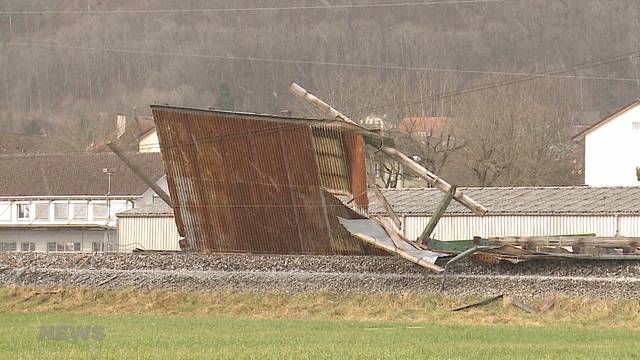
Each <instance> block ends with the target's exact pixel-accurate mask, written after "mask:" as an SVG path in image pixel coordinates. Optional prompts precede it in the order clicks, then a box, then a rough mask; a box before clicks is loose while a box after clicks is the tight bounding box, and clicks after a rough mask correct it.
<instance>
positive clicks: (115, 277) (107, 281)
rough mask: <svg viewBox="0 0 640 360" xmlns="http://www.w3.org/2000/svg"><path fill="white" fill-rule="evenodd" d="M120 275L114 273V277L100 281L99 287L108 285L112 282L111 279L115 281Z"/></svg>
mask: <svg viewBox="0 0 640 360" xmlns="http://www.w3.org/2000/svg"><path fill="white" fill-rule="evenodd" d="M118 277H120V274H117V275H114V276H112V277H110V278H108V279H107V280H104V281H102V282H100V283H99V284H98V285H97V287H100V286H103V285H106V284H108V283H110V282H111V281H113V280H115V279H117V278H118Z"/></svg>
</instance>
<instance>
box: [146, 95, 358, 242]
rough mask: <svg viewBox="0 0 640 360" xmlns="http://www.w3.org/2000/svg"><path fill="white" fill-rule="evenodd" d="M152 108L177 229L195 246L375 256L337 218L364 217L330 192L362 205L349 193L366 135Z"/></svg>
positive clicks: (279, 121) (293, 122) (298, 122)
mask: <svg viewBox="0 0 640 360" xmlns="http://www.w3.org/2000/svg"><path fill="white" fill-rule="evenodd" d="M152 109H153V117H154V120H155V122H156V129H157V132H158V137H159V140H160V146H161V153H162V158H163V162H164V164H165V169H166V172H167V181H168V185H169V189H170V193H171V198H172V203H173V207H174V212H175V216H176V223H177V226H178V229H179V230H180V233H181V234H184V235H185V237H186V238H187V241H188V242H189V244H190V246H191V247H192V248H194V249H196V250H200V251H215V252H243V253H256V254H367V253H370V251H369V250H368V249H367V248H366V247H364V246H363V245H362V243H361V242H360V241H358V240H356V239H354V238H353V237H351V236H350V234H348V233H347V232H346V231H345V230H344V229H343V228H342V226H341V225H340V224H339V223H338V221H337V218H336V216H338V215H339V216H341V217H345V218H357V217H359V215H357V214H356V213H355V212H353V211H351V210H350V209H348V208H347V207H346V206H344V205H343V204H342V203H341V202H340V201H339V200H337V199H336V198H335V197H334V196H332V195H331V193H330V191H337V192H338V193H341V194H348V195H358V196H356V200H355V201H356V204H357V205H358V206H366V191H362V192H361V193H362V194H359V193H355V194H352V191H353V190H354V189H358V191H360V190H361V188H362V186H363V183H362V179H364V178H365V174H364V172H363V173H362V174H359V173H358V172H359V171H363V170H364V157H363V154H364V149H359V148H358V147H360V145H362V144H363V142H362V139H361V136H360V135H357V134H356V135H354V136H355V137H353V136H351V135H349V136H346V135H344V130H340V129H337V128H335V127H331V126H330V125H324V124H322V125H318V123H317V122H311V121H307V120H302V119H291V118H279V117H272V116H263V115H253V114H242V113H229V112H217V111H203V110H193V109H180V108H172V107H163V106H154V107H152ZM312 125H313V126H312ZM358 138H360V139H358ZM345 139H348V141H345ZM362 147H364V146H362ZM360 152H362V158H361V155H360ZM361 162H362V164H361ZM356 173H358V174H357V175H356ZM364 187H366V183H364ZM325 189H328V191H327V190H325Z"/></svg>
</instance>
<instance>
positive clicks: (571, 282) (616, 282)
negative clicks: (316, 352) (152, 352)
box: [0, 253, 640, 298]
mask: <svg viewBox="0 0 640 360" xmlns="http://www.w3.org/2000/svg"><path fill="white" fill-rule="evenodd" d="M441 280H442V276H441V275H433V274H431V273H429V272H428V271H426V270H424V269H422V268H420V267H418V266H415V265H413V264H412V263H410V262H408V261H405V260H403V259H400V258H398V257H391V256H389V257H384V256H382V257H375V256H279V255H273V256H267V255H196V254H182V253H174V254H162V253H140V254H138V253H134V254H38V253H0V285H3V286H6V285H12V284H14V285H20V286H34V287H51V286H72V287H102V288H121V287H134V288H141V289H156V288H167V289H193V290H237V291H258V292H281V293H295V292H303V291H329V292H335V293H386V292H391V293H407V292H413V293H441V290H440V286H441ZM500 293H511V294H514V295H515V294H517V295H521V296H547V295H549V294H551V293H554V294H562V295H567V296H581V297H595V298H637V297H638V296H639V295H640V263H637V262H630V261H617V262H612V261H566V260H565V261H558V260H554V261H549V260H545V261H535V262H533V261H532V262H527V263H521V264H515V265H514V264H498V265H495V266H491V265H487V264H483V263H478V262H474V261H471V260H466V261H463V262H461V263H459V264H455V265H454V266H452V267H451V270H450V275H449V276H447V281H446V288H445V291H444V292H443V294H445V295H449V296H466V295H496V294H500Z"/></svg>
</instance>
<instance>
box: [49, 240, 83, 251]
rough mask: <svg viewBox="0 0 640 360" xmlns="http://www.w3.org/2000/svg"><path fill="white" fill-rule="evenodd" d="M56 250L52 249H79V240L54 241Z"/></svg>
mask: <svg viewBox="0 0 640 360" xmlns="http://www.w3.org/2000/svg"><path fill="white" fill-rule="evenodd" d="M55 244H56V250H54V251H66V252H71V251H80V242H66V243H55Z"/></svg>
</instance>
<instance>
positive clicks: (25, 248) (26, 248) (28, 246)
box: [20, 242, 36, 251]
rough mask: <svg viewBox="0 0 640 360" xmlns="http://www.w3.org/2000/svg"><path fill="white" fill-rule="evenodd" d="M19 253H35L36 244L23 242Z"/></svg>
mask: <svg viewBox="0 0 640 360" xmlns="http://www.w3.org/2000/svg"><path fill="white" fill-rule="evenodd" d="M20 250H21V251H36V243H32V242H23V243H21V244H20Z"/></svg>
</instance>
